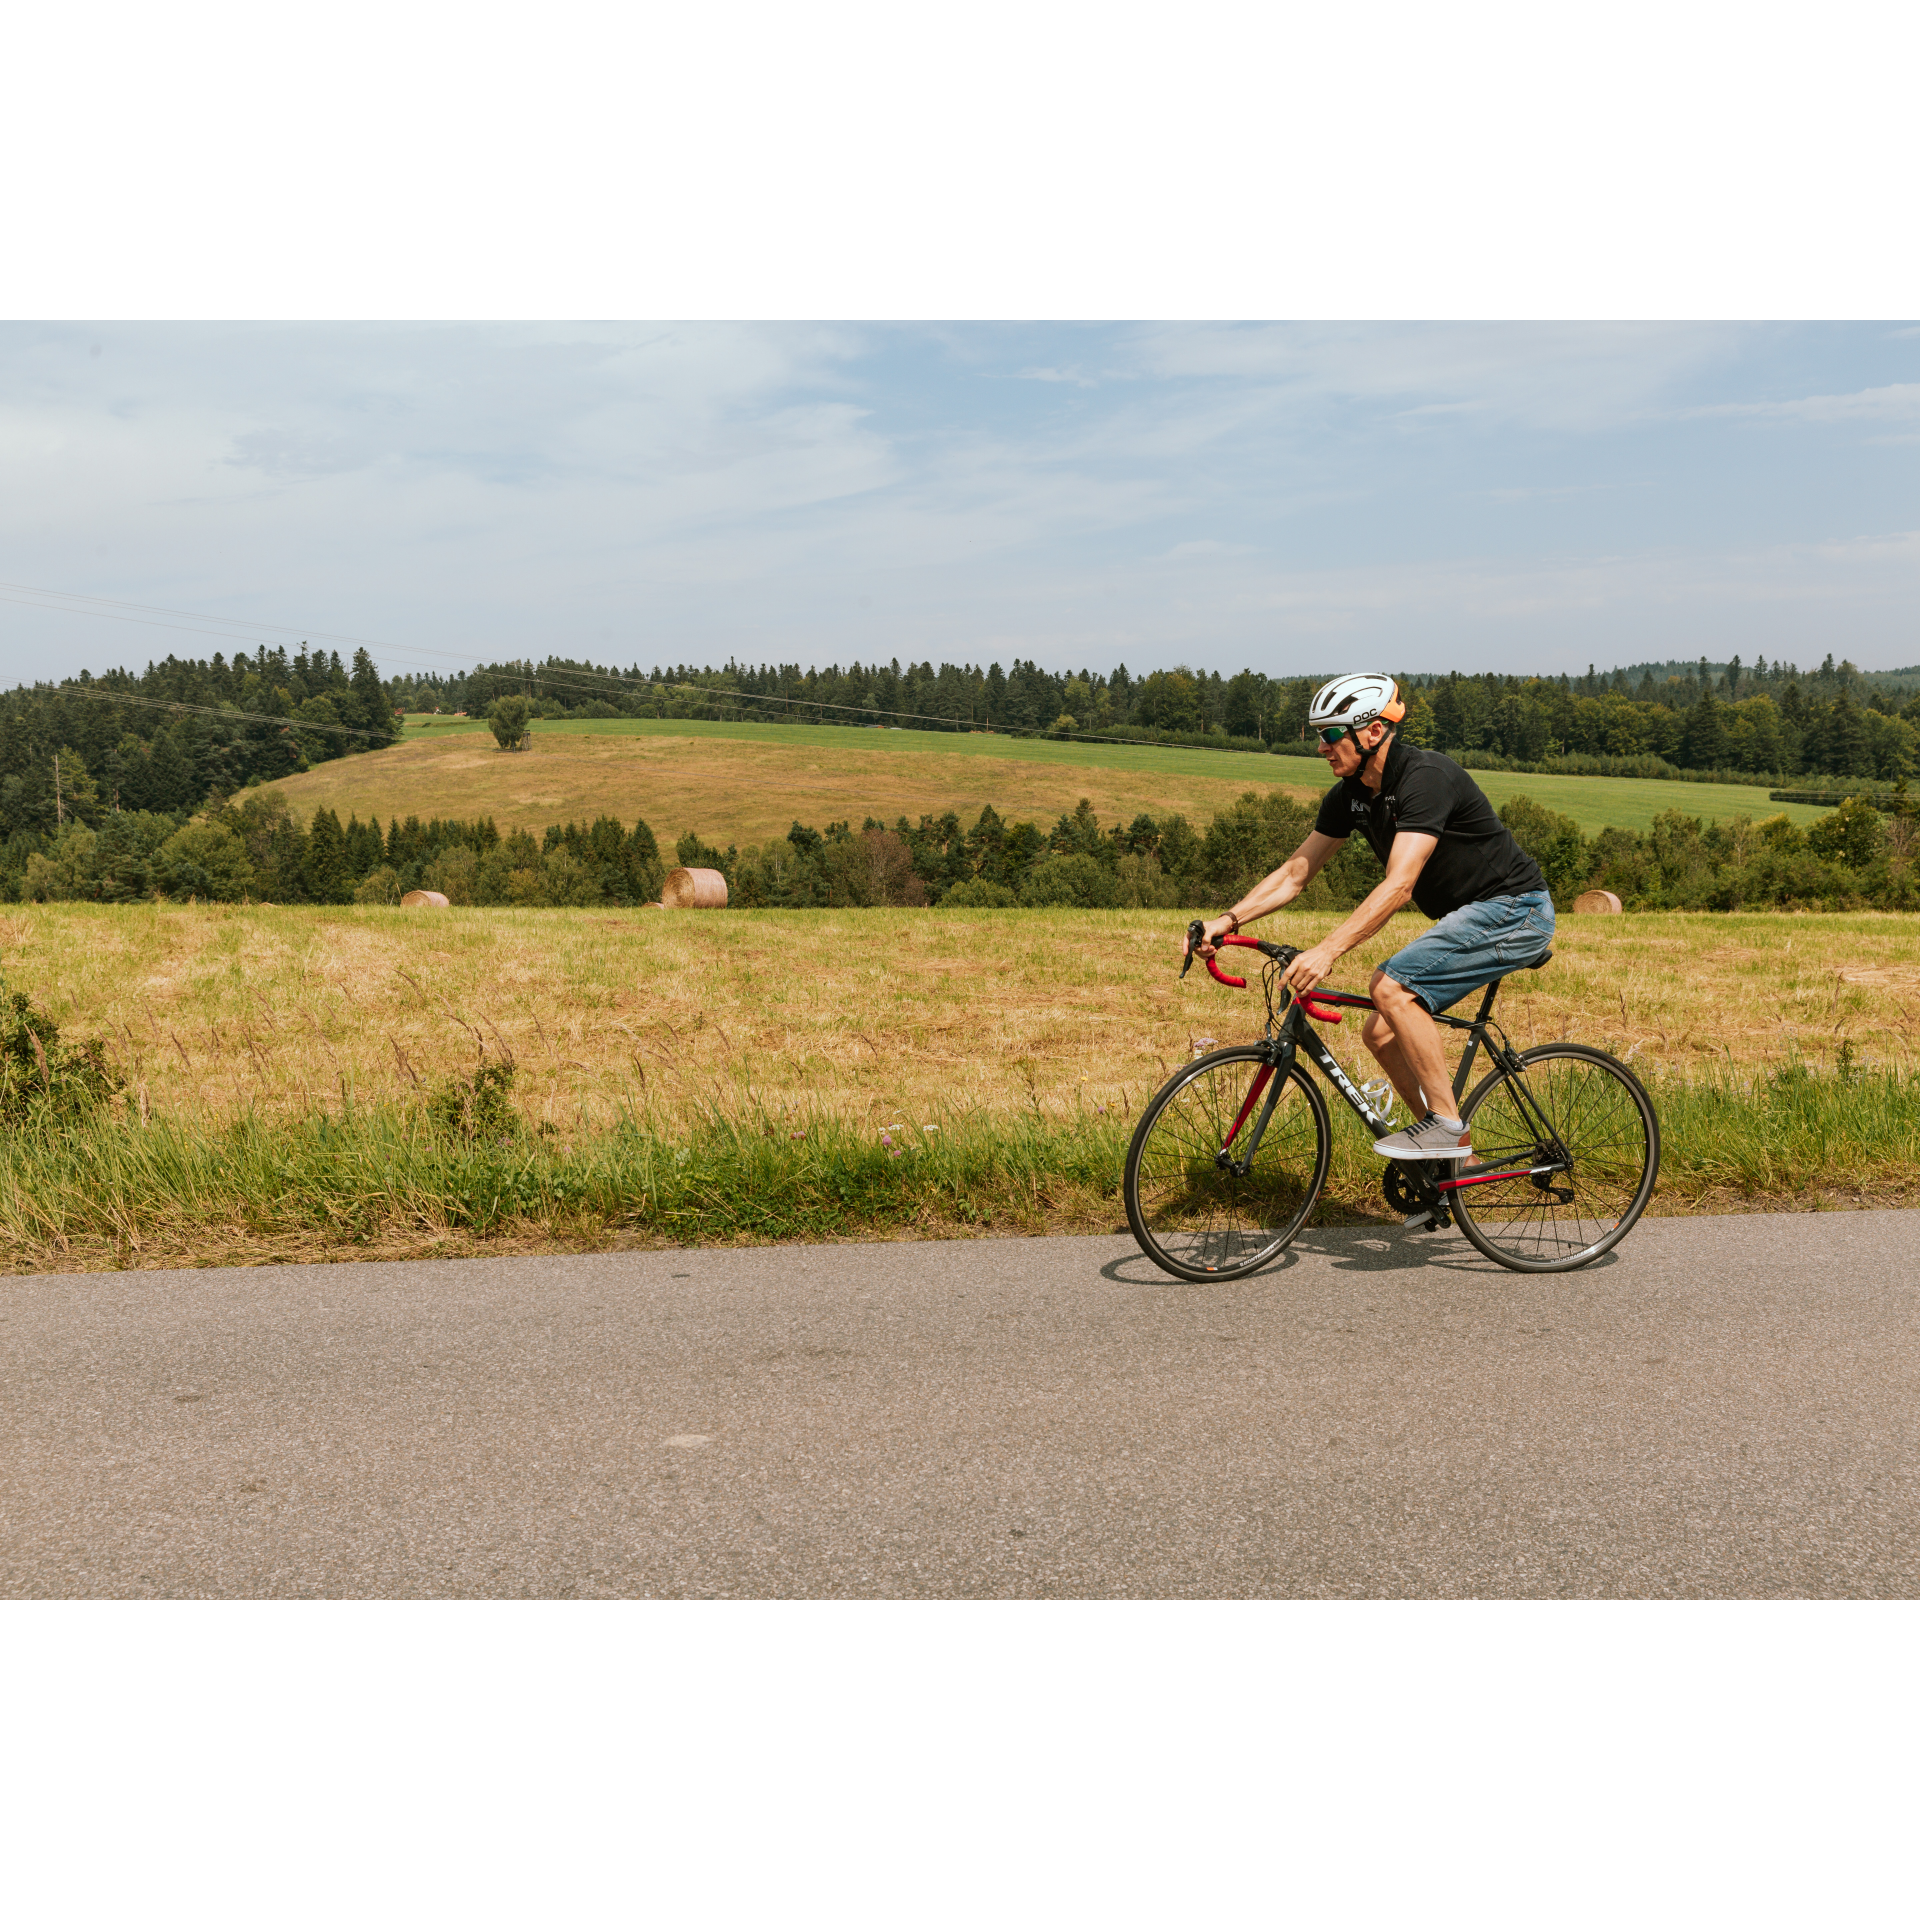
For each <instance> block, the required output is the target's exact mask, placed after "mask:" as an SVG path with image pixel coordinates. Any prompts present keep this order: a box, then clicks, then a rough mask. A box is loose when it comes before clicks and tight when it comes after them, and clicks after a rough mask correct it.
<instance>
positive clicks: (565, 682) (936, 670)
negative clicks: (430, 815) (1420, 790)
mask: <svg viewBox="0 0 1920 1920" xmlns="http://www.w3.org/2000/svg"><path fill="white" fill-rule="evenodd" d="M1916 679H1920V675H1916V674H1913V673H1903V674H1879V675H1866V674H1862V673H1861V672H1860V671H1859V670H1858V669H1857V668H1855V667H1854V666H1853V665H1852V664H1851V663H1850V662H1847V661H1844V660H1843V661H1841V662H1839V663H1838V664H1837V665H1836V664H1835V662H1834V660H1833V659H1832V657H1831V656H1828V658H1827V659H1826V660H1824V661H1823V662H1822V663H1821V665H1820V666H1819V667H1818V668H1815V669H1813V670H1812V671H1811V672H1806V673H1803V672H1801V671H1800V669H1799V668H1797V667H1794V666H1791V665H1789V664H1786V663H1784V662H1781V661H1773V662H1768V661H1766V660H1756V661H1754V662H1753V663H1752V665H1751V666H1747V665H1744V664H1743V663H1742V662H1741V661H1739V660H1738V659H1735V660H1732V661H1729V662H1727V663H1725V664H1724V665H1720V666H1714V665H1710V664H1709V663H1708V662H1706V661H1704V660H1702V661H1700V662H1698V663H1697V664H1696V665H1695V666H1694V667H1692V668H1690V669H1677V668H1675V667H1674V665H1673V663H1671V662H1668V663H1663V664H1662V665H1661V666H1660V667H1658V668H1657V669H1656V668H1655V667H1653V666H1647V667H1644V668H1639V669H1633V670H1629V669H1624V668H1622V669H1616V670H1613V671H1611V672H1609V673H1600V672H1596V671H1594V670H1592V669H1589V670H1588V672H1587V673H1586V674H1585V675H1584V676H1567V675H1560V676H1558V677H1536V678H1524V677H1516V676H1513V675H1498V674H1490V673H1489V674H1478V675H1471V674H1458V673H1448V674H1439V675H1435V674H1427V675H1419V674H1415V675H1409V676H1406V677H1405V679H1404V680H1403V685H1404V686H1405V687H1406V689H1407V691H1408V695H1409V712H1408V716H1407V721H1406V724H1405V728H1404V732H1405V734H1406V737H1407V738H1408V740H1409V741H1411V742H1412V743H1413V744H1414V745H1417V746H1434V747H1438V748H1440V749H1442V750H1443V751H1445V752H1447V753H1450V754H1452V755H1454V756H1455V757H1456V758H1457V759H1459V760H1460V761H1461V762H1462V764H1464V765H1466V766H1469V767H1503V768H1513V769H1519V770H1540V771H1547V770H1556V771H1562V772H1584V773H1596V774H1598V773H1610V774H1626V775H1640V776H1648V777H1654V778H1665V779H1676V780H1709V781H1727V780H1733V781H1756V780H1761V781H1767V782H1788V781H1791V782H1799V783H1802V784H1804V783H1807V782H1814V783H1817V784H1820V785H1822V786H1824V787H1825V788H1826V789H1828V790H1830V791H1844V790H1846V789H1847V788H1848V787H1850V786H1852V787H1858V786H1863V785H1866V784H1869V783H1880V784H1883V785H1884V784H1886V783H1889V782H1891V781H1893V780H1896V779H1899V778H1900V777H1902V776H1903V775H1910V774H1913V773H1914V772H1915V771H1916V762H1917V761H1920V694H1916V693H1914V692H1912V691H1911V690H1910V689H1909V687H1908V685H1907V683H1908V682H1909V681H1914V680H1916ZM1313 685H1314V682H1313V681H1312V680H1310V679H1302V678H1293V679H1275V678H1270V677H1268V676H1267V675H1264V674H1260V673H1255V672H1253V671H1251V670H1248V671H1245V672H1241V673H1237V674H1234V675H1232V676H1230V677H1223V676H1222V675H1221V674H1219V673H1217V672H1206V671H1201V670H1197V669H1188V668H1184V667H1176V668H1172V669H1169V670H1166V671H1162V672H1154V673H1149V674H1145V675H1142V676H1139V677H1135V676H1134V675H1132V674H1130V673H1129V672H1128V671H1127V669H1126V667H1125V666H1124V665H1122V666H1118V667H1116V668H1115V669H1114V670H1113V672H1112V673H1110V674H1095V673H1091V672H1088V671H1081V672H1078V673H1066V672H1057V673H1056V672H1048V671H1046V670H1044V669H1042V668H1041V667H1039V666H1037V665H1036V664H1035V663H1034V662H1033V661H1030V660H1028V661H1021V660H1016V661H1015V662H1014V663H1013V666H1012V667H1011V669H1002V668H1001V667H1000V666H999V665H998V664H997V663H996V664H994V665H992V666H990V667H988V668H986V669H984V670H983V669H981V668H979V667H975V666H966V667H961V666H953V665H950V664H947V665H942V666H939V667H935V666H933V665H932V664H930V663H922V664H921V665H919V666H912V665H909V666H907V667H904V668H903V667H902V666H901V665H900V664H899V662H898V661H893V662H890V663H889V664H887V665H886V666H875V667H863V666H861V665H859V664H858V663H856V664H855V665H853V666H852V667H849V668H846V669H842V668H840V667H837V666H835V667H825V668H806V669H802V668H800V667H798V666H762V667H745V666H740V665H738V664H729V665H728V666H726V667H724V668H717V669H716V668H707V667H699V668H696V667H690V666H677V667H670V668H669V667H655V668H652V669H648V670H645V671H643V670H642V669H640V668H639V667H631V668H628V669H625V670H612V669H603V668H598V667H595V666H594V665H592V664H591V663H590V662H582V661H573V660H565V659H560V658H557V657H556V658H551V659H548V660H547V661H545V662H543V663H540V664H538V665H535V664H534V663H532V662H518V663H509V664H507V665H505V666H500V665H494V666H482V667H476V668H475V669H474V670H473V672H471V673H467V674H455V675H452V676H437V675H424V676H415V675H402V676H400V677H398V678H389V679H385V680H383V679H382V678H381V676H380V674H379V673H378V672H377V670H376V669H375V667H374V664H373V661H372V659H371V658H370V657H369V655H368V654H367V652H366V651H365V649H361V650H360V651H358V652H356V653H355V654H354V656H353V660H352V663H351V665H348V664H347V663H345V662H343V661H342V659H341V657H340V655H339V653H337V652H331V653H330V652H328V651H326V650H325V649H324V648H323V649H320V650H319V651H317V652H309V651H308V650H307V648H306V647H305V646H302V647H301V649H300V650H299V651H298V652H297V653H294V654H291V655H290V654H289V653H288V652H287V650H286V649H285V648H284V647H279V648H268V647H266V646H262V647H260V648H259V649H258V650H257V651H256V652H255V653H253V654H246V653H238V654H235V655H234V656H233V658H232V659H230V660H229V659H226V658H224V657H223V656H222V655H220V654H217V653H216V654H215V655H214V656H213V657H212V659H211V660H205V661H201V660H177V659H174V658H172V657H171V656H169V657H168V658H167V659H166V660H163V661H161V662H159V663H158V664H157V665H149V666H148V667H147V668H146V669H145V671H144V672H142V673H138V674H135V673H130V672H124V671H119V670H116V671H114V672H110V673H106V674H101V675H98V676H95V675H93V674H90V673H81V674H79V675H77V676H75V677H73V678H71V679H69V680H66V681H63V682H61V683H60V684H59V685H57V686H56V685H52V684H49V683H42V684H40V685H37V686H33V687H18V688H15V689H14V690H13V691H12V692H11V693H7V694H3V695H0V866H5V867H6V868H7V869H8V870H10V871H13V872H15V873H18V872H20V871H22V870H23V869H24V866H25V862H26V860H27V858H28V857H29V855H30V854H31V853H32V852H35V851H39V852H41V853H42V854H44V853H45V852H46V851H47V849H48V846H49V845H50V843H51V840H52V838H53V837H55V836H57V835H58V834H59V833H60V832H62V831H63V830H64V829H65V828H66V827H67V826H69V825H71V824H73V823H75V822H77V823H79V824H80V825H82V826H85V827H87V828H89V829H90V830H94V831H98V830H99V829H100V827H101V826H102V823H103V821H104V820H105V819H106V817H107V816H108V815H111V814H115V813H124V812H134V813H151V814H171V815H174V816H175V817H176V824H178V823H179V822H183V821H184V820H185V819H186V817H187V816H189V815H191V814H193V813H195V812H197V811H198V810H200V809H201V808H202V807H204V806H205V805H207V804H208V803H209V802H210V801H211V802H214V803H219V802H221V801H224V800H225V799H227V798H228V797H230V796H232V795H234V794H236V793H239V792H242V791H243V790H245V789H246V788H247V787H248V786H250V785H252V784H255V783H258V782H261V781H270V780H275V779H279V778H281V777H282V776H284V775H287V774H290V773H298V772H301V771H302V770H304V769H305V768H307V767H309V766H311V765H314V764H316V763H318V762H319V761H322V760H328V759H334V758H337V757H339V756H341V755H343V754H350V753H364V752H368V751H372V750H376V749H378V748H381V747H384V746H386V745H388V744H390V743H391V742H392V741H393V740H394V739H395V738H396V737H397V736H398V732H399V727H400V718H399V716H400V714H401V713H403V712H409V711H464V712H469V713H485V712H486V711H487V710H488V709H490V708H491V707H492V706H493V705H494V703H495V702H496V701H498V700H500V699H502V698H507V697H524V698H527V699H529V700H530V701H531V703H532V707H533V711H534V713H535V714H536V715H537V716H539V717H544V718H547V719H555V718H562V717H570V718H595V717H600V718H605V717H620V716H636V715H637V716H646V717H655V718H663V719H666V718H688V719H727V720H777V721H785V722H805V723H810V724H841V725H852V726H859V725H876V724H880V723H881V721H882V719H883V718H884V721H885V723H886V724H888V725H901V726H917V727H945V728H947V729H949V730H952V729H954V728H963V729H964V728H997V729H1003V730H1008V731H1016V732H1020V731H1025V732H1037V733H1046V734H1050V735H1052V736H1054V737H1056V738H1059V739H1065V740H1072V739H1076V738H1091V737H1096V736H1097V737H1103V738H1114V739H1123V740H1125V739H1137V740H1143V741H1144V740H1161V741H1171V742H1175V743H1178V744H1182V745H1187V746H1202V747H1211V748H1216V749H1223V750H1237V751H1249V752H1274V753H1288V754H1308V753H1310V751H1311V749H1310V748H1309V747H1307V746H1306V745H1305V744H1304V743H1303V742H1302V741H1301V740H1300V738H1299V735H1300V731H1301V725H1302V721H1303V719H1304V716H1305V712H1306V703H1307V699H1308V696H1309V694H1310V693H1311V691H1312V688H1313Z"/></svg>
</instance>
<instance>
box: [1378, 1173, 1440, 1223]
mask: <svg viewBox="0 0 1920 1920" xmlns="http://www.w3.org/2000/svg"><path fill="white" fill-rule="evenodd" d="M1380 1191H1381V1193H1382V1194H1383V1195H1384V1196H1385V1197H1386V1202H1387V1205H1388V1206H1390V1207H1391V1208H1392V1209H1393V1210H1394V1212H1396V1213H1422V1212H1424V1211H1426V1209H1428V1208H1429V1207H1435V1206H1438V1205H1439V1203H1440V1196H1439V1194H1437V1193H1436V1192H1435V1191H1434V1187H1433V1175H1432V1174H1431V1173H1429V1172H1428V1171H1427V1169H1426V1168H1425V1167H1422V1166H1420V1164H1419V1162H1418V1161H1415V1162H1413V1163H1411V1164H1409V1163H1408V1162H1407V1161H1405V1160H1393V1161H1389V1162H1388V1164H1387V1170H1386V1172H1385V1173H1383V1174H1382V1175H1381V1176H1380Z"/></svg>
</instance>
